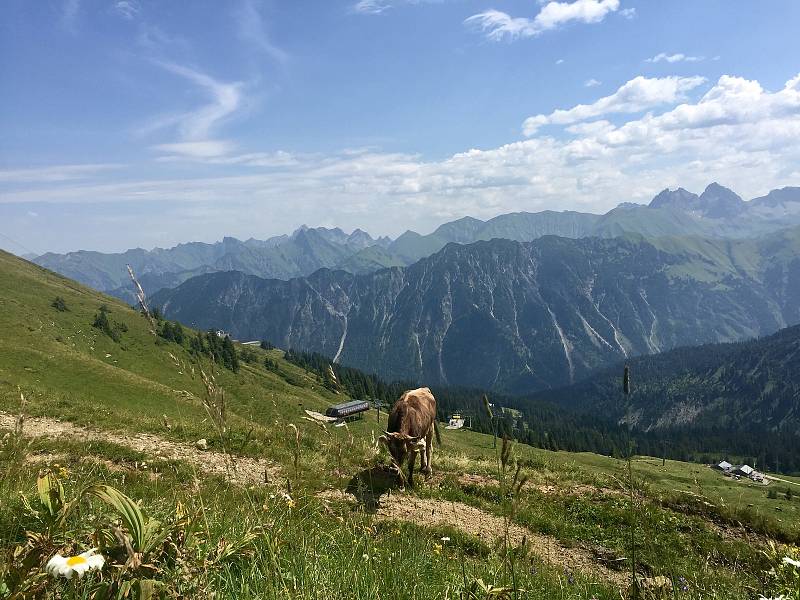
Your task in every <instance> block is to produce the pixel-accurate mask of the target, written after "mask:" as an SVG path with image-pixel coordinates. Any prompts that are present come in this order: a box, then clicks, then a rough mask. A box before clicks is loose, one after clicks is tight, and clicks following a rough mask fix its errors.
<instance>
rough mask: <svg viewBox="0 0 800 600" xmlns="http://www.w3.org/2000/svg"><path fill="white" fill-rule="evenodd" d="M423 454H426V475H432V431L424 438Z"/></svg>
mask: <svg viewBox="0 0 800 600" xmlns="http://www.w3.org/2000/svg"><path fill="white" fill-rule="evenodd" d="M425 454H426V455H427V458H426V460H425V469H426V473H427V475H428V477H430V476H431V475H433V431H431V432H430V433H429V434H428V437H427V438H426V439H425Z"/></svg>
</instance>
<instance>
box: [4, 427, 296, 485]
mask: <svg viewBox="0 0 800 600" xmlns="http://www.w3.org/2000/svg"><path fill="white" fill-rule="evenodd" d="M15 421H16V417H15V416H12V415H9V414H7V413H4V412H0V428H4V429H14V423H15ZM23 435H25V436H28V437H45V438H60V437H65V438H73V439H76V440H81V441H102V442H110V443H112V444H118V445H120V446H125V447H126V448H130V449H132V450H136V451H138V452H144V453H145V454H148V455H150V456H153V457H155V458H159V457H160V458H162V459H167V460H181V461H184V462H187V463H189V464H191V465H193V466H195V467H196V468H197V469H198V470H199V471H201V472H202V473H206V474H214V475H221V476H223V477H225V478H226V479H228V480H229V481H231V482H233V483H238V484H242V485H258V484H264V483H265V479H266V481H267V482H268V481H274V480H276V478H277V477H278V476H279V474H280V470H279V468H278V467H277V466H276V465H275V464H274V463H272V462H270V461H267V460H263V459H255V458H246V457H236V466H235V469H234V470H231V469H230V468H229V467H230V465H229V462H228V459H227V457H226V456H225V454H223V453H222V452H213V451H205V450H199V449H198V448H196V447H195V446H194V445H192V444H185V443H179V442H173V441H170V440H165V439H164V438H161V437H159V436H157V435H153V434H150V433H136V434H129V435H125V434H120V433H114V432H109V431H99V430H95V429H88V428H86V427H81V426H79V425H74V424H72V423H68V422H65V421H58V420H56V419H50V418H47V417H26V418H25V424H24V427H23Z"/></svg>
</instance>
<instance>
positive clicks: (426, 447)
mask: <svg viewBox="0 0 800 600" xmlns="http://www.w3.org/2000/svg"><path fill="white" fill-rule="evenodd" d="M434 433H435V434H436V441H437V442H438V443H440V444H441V440H440V438H439V428H438V427H437V426H436V399H435V398H434V397H433V394H432V393H431V390H430V389H429V388H426V387H425V388H419V389H416V390H409V391H407V392H405V393H404V394H403V395H402V396H400V399H399V400H398V401H397V402H395V404H394V406H393V407H392V412H391V413H389V427H388V430H387V431H384V432H383V435H382V436H381V437H380V438H378V441H379V442H381V443H383V444H386V447H387V448H388V449H389V452H390V453H391V455H392V466H393V467H394V468H396V469H397V472H398V475H399V477H400V481H401V482H402V481H403V479H404V476H403V462H405V460H406V457H408V483H409V485H414V481H413V479H414V463H415V462H416V460H417V452H419V453H420V457H421V463H422V465H421V469H420V470H421V471H422V472H423V473H424V474H425V475H426V476H428V477H430V475H431V473H432V472H433V471H432V469H431V459H432V458H433V435H434Z"/></svg>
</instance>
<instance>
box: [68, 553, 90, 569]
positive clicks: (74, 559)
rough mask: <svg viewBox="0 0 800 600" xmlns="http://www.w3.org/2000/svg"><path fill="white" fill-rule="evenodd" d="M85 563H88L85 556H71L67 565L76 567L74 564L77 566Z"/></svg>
mask: <svg viewBox="0 0 800 600" xmlns="http://www.w3.org/2000/svg"><path fill="white" fill-rule="evenodd" d="M85 564H86V559H85V558H83V557H82V556H70V557H69V558H68V559H67V566H68V567H74V566H77V565H85Z"/></svg>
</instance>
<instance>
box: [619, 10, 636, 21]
mask: <svg viewBox="0 0 800 600" xmlns="http://www.w3.org/2000/svg"><path fill="white" fill-rule="evenodd" d="M619 14H620V15H622V16H623V17H625V18H626V19H632V18H634V17H635V16H636V9H635V8H623V9H622V10H621V11H619Z"/></svg>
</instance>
